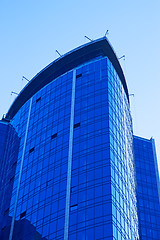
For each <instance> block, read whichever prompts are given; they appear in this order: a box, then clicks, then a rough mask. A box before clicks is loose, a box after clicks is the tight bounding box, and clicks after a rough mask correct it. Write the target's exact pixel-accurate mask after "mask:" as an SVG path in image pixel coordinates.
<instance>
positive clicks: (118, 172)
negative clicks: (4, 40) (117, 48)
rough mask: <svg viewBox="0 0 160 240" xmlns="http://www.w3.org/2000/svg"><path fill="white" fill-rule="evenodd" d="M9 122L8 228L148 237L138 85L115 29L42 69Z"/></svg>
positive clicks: (38, 235)
mask: <svg viewBox="0 0 160 240" xmlns="http://www.w3.org/2000/svg"><path fill="white" fill-rule="evenodd" d="M0 127H1V128H0V130H2V135H1V136H4V137H3V138H2V140H1V146H2V147H1V148H2V151H3V153H1V152H0V154H1V155H0V157H1V169H2V170H1V171H2V173H3V174H2V175H3V178H2V181H1V183H0V194H1V195H2V196H3V202H2V204H1V209H0V212H1V215H0V218H1V219H0V224H1V229H2V230H1V236H5V237H8V239H9V240H14V239H16V240H17V238H19V239H24V240H26V239H48V240H51V239H52V240H53V239H56V240H62V239H64V240H68V239H69V240H74V239H75V240H82V239H85V240H87V239H88V240H91V239H95V240H98V239H99V240H100V239H106V240H111V239H116V240H117V239H118V240H119V239H121V240H124V239H125V240H131V239H132V240H135V239H139V233H138V216H137V200H136V177H135V164H134V153H133V131H132V119H131V115H130V105H129V94H128V89H127V84H126V80H125V77H124V74H123V71H122V69H121V66H120V64H119V61H118V59H117V57H116V54H115V52H114V50H113V48H112V47H111V45H110V44H109V42H108V40H107V39H106V38H105V37H104V38H101V39H98V40H96V41H92V42H89V43H88V44H85V45H83V46H80V47H79V48H76V49H74V50H72V51H71V52H69V53H67V54H65V55H64V56H62V57H60V58H58V59H57V60H55V61H54V62H52V63H51V64H50V65H48V66H47V67H46V68H44V69H43V70H42V71H41V72H40V73H38V74H37V75H36V76H35V77H34V78H33V79H32V80H31V81H30V82H29V83H28V84H27V85H26V87H25V88H24V89H23V90H22V91H21V92H20V94H19V95H18V97H17V98H16V99H15V101H14V102H13V104H12V106H11V107H10V109H9V111H8V113H7V114H6V117H5V118H3V120H2V121H1V123H0ZM11 135H14V137H12V138H11ZM6 143H7V144H6ZM4 156H5V157H4ZM9 172H11V174H10V175H8V173H9ZM3 189H6V190H5V191H6V192H9V194H6V193H5V192H4V190H3ZM7 189H10V190H9V191H8V190H7ZM6 199H7V200H6ZM4 219H5V221H4ZM22 226H24V227H23V228H22ZM29 226H30V227H29ZM26 228H27V230H28V231H26ZM17 229H18V230H17ZM19 229H21V231H20V230H19ZM18 236H19V237H18Z"/></svg>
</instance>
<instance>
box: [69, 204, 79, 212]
mask: <svg viewBox="0 0 160 240" xmlns="http://www.w3.org/2000/svg"><path fill="white" fill-rule="evenodd" d="M70 208H71V211H74V210H76V209H77V208H78V204H74V205H72V206H71V207H70Z"/></svg>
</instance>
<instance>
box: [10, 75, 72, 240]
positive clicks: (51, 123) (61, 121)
mask: <svg viewBox="0 0 160 240" xmlns="http://www.w3.org/2000/svg"><path fill="white" fill-rule="evenodd" d="M72 75H73V74H72V73H67V74H65V75H64V76H61V77H60V78H58V79H56V80H54V81H53V82H52V83H50V84H49V85H47V86H46V87H45V88H43V89H42V90H41V91H39V92H38V93H36V94H35V96H34V97H33V104H32V108H31V117H30V123H29V129H28V137H27V143H26V149H25V158H24V164H23V171H22V178H21V184H20V191H19V197H18V204H17V211H16V221H18V220H19V219H20V218H21V216H22V215H23V213H24V212H25V216H23V217H24V218H25V219H27V220H28V221H29V222H30V224H32V225H33V226H35V227H36V231H37V232H39V233H40V234H41V236H43V237H47V239H54V238H55V237H57V239H58V238H59V237H60V236H63V231H64V230H63V229H64V213H65V200H66V178H67V157H68V142H69V124H70V108H71V88H72ZM37 99H39V100H38V101H37ZM28 109H29V104H28V102H27V103H26V104H25V105H24V106H23V107H22V108H21V110H20V111H19V112H18V113H17V115H16V116H15V118H14V120H13V125H14V126H15V128H16V129H17V131H18V133H19V136H20V137H21V144H20V148H19V156H18V161H17V169H16V174H15V181H14V187H13V191H12V200H11V204H10V211H9V212H10V216H12V214H13V207H14V201H15V192H16V186H17V181H18V175H19V164H20V160H21V155H22V149H23V142H24V137H23V136H24V132H25V128H26V122H27V119H26V115H27V112H28ZM16 118H17V119H16ZM31 231H35V229H34V228H31ZM27 234H28V235H29V234H31V233H30V232H28V233H27Z"/></svg>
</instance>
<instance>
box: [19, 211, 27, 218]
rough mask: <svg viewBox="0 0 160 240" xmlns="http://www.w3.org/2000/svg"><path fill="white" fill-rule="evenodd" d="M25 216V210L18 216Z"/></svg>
mask: <svg viewBox="0 0 160 240" xmlns="http://www.w3.org/2000/svg"><path fill="white" fill-rule="evenodd" d="M25 216H26V211H24V212H22V213H21V214H20V218H21V219H22V218H24V217H25Z"/></svg>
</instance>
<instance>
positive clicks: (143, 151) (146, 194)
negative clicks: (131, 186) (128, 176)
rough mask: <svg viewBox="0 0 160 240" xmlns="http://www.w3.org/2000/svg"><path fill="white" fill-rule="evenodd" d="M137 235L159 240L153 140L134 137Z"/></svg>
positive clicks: (156, 170) (143, 239) (156, 172)
mask: <svg viewBox="0 0 160 240" xmlns="http://www.w3.org/2000/svg"><path fill="white" fill-rule="evenodd" d="M134 152H135V166H136V175H137V200H138V218H139V233H140V239H142V240H151V239H152V240H153V239H154V240H155V239H156V240H157V239H160V198H159V197H160V196H159V187H160V185H159V174H158V167H157V159H156V154H155V143H154V139H152V138H151V139H150V140H148V139H144V138H140V137H137V136H134Z"/></svg>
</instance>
